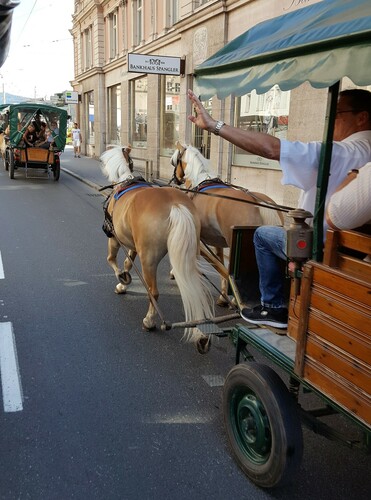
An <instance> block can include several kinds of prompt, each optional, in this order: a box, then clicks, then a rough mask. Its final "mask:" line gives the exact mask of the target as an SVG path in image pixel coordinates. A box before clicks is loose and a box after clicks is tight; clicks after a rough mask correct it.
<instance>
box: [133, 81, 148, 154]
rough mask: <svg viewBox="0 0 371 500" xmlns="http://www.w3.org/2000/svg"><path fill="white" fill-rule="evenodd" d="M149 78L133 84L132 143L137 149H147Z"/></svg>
mask: <svg viewBox="0 0 371 500" xmlns="http://www.w3.org/2000/svg"><path fill="white" fill-rule="evenodd" d="M147 90H148V83H147V77H144V78H138V79H136V80H134V81H132V82H131V99H132V105H131V143H132V145H133V146H134V147H136V148H146V147H147V93H148V92H147Z"/></svg>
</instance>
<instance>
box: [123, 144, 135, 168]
mask: <svg viewBox="0 0 371 500" xmlns="http://www.w3.org/2000/svg"><path fill="white" fill-rule="evenodd" d="M121 151H122V154H123V155H124V158H125V160H126V161H127V163H128V165H129V170H130V172H131V173H133V170H134V163H133V160H132V159H131V156H130V154H129V151H128V150H127V149H126V148H122V149H121Z"/></svg>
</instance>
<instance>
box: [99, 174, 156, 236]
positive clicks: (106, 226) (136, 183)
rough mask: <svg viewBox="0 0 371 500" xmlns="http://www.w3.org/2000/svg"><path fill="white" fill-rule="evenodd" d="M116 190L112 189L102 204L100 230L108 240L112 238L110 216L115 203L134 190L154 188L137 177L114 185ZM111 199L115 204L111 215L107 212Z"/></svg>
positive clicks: (112, 230) (112, 231)
mask: <svg viewBox="0 0 371 500" xmlns="http://www.w3.org/2000/svg"><path fill="white" fill-rule="evenodd" d="M116 186H117V187H116V189H114V190H113V191H112V192H111V193H110V194H109V195H108V196H107V198H106V199H105V201H104V203H103V213H104V221H103V226H102V229H103V231H104V233H105V234H106V235H107V236H108V238H112V237H113V236H114V228H113V220H112V214H113V209H114V206H115V203H116V202H117V200H119V199H120V198H121V196H124V195H125V194H126V193H128V192H129V191H133V190H134V189H138V188H147V187H154V186H153V184H151V183H149V182H147V181H146V180H145V179H144V178H143V177H141V176H138V177H133V178H131V179H126V180H125V181H123V182H120V183H119V184H116ZM112 198H113V199H114V200H115V203H114V205H113V208H112V211H111V213H110V212H109V211H108V206H109V204H110V202H111V200H112Z"/></svg>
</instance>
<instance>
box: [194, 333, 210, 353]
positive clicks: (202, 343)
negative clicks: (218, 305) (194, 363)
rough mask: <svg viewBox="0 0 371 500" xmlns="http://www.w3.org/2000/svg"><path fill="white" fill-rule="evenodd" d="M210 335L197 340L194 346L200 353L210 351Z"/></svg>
mask: <svg viewBox="0 0 371 500" xmlns="http://www.w3.org/2000/svg"><path fill="white" fill-rule="evenodd" d="M210 346H211V337H202V338H201V339H200V340H198V341H197V343H196V347H197V350H198V352H199V353H200V354H206V353H208V352H209V351H210Z"/></svg>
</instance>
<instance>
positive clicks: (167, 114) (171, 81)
mask: <svg viewBox="0 0 371 500" xmlns="http://www.w3.org/2000/svg"><path fill="white" fill-rule="evenodd" d="M179 102H180V77H179V76H163V77H162V80H161V154H162V155H164V156H171V155H172V154H173V153H174V148H175V143H176V141H177V140H178V139H179Z"/></svg>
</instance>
